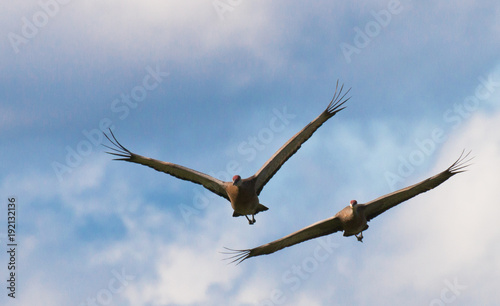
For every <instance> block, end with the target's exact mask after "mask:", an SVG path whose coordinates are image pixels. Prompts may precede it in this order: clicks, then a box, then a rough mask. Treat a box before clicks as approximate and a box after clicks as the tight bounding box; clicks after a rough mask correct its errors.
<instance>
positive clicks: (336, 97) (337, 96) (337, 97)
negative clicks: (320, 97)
mask: <svg viewBox="0 0 500 306" xmlns="http://www.w3.org/2000/svg"><path fill="white" fill-rule="evenodd" d="M343 89H344V84H342V85H341V86H340V89H339V81H338V80H337V85H336V86H335V93H334V94H333V98H332V101H330V104H328V107H327V108H326V110H325V111H326V112H327V113H328V114H329V116H333V115H335V114H336V113H338V112H340V111H341V110H343V109H344V108H346V107H345V106H344V107H342V108H341V106H342V105H343V104H344V103H346V102H347V101H349V99H350V98H351V97H348V98H346V99H344V98H345V96H346V95H347V94H348V93H349V92H350V91H351V88H349V89H348V90H347V91H346V92H345V93H344V94H342V90H343Z"/></svg>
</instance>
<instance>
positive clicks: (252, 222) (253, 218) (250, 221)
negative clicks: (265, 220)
mask: <svg viewBox="0 0 500 306" xmlns="http://www.w3.org/2000/svg"><path fill="white" fill-rule="evenodd" d="M245 217H246V218H247V220H248V224H250V225H252V224H254V223H255V217H254V216H252V220H250V218H248V216H247V215H245Z"/></svg>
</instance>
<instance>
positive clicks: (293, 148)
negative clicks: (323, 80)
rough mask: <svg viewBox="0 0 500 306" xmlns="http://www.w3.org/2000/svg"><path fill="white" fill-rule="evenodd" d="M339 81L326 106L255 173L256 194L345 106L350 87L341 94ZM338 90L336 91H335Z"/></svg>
mask: <svg viewBox="0 0 500 306" xmlns="http://www.w3.org/2000/svg"><path fill="white" fill-rule="evenodd" d="M338 86H339V82H338V81H337V87H336V88H335V94H334V96H333V99H332V101H331V102H330V104H328V107H327V108H326V109H325V110H324V111H323V113H321V115H319V116H318V117H317V118H316V119H314V120H313V121H312V122H311V123H309V124H308V125H307V126H306V127H305V128H303V129H302V131H300V132H298V133H297V134H295V135H294V136H293V137H292V138H290V140H288V142H287V143H285V144H284V145H283V146H282V147H281V148H280V149H279V150H278V151H277V152H276V153H274V155H273V156H272V157H271V158H270V159H269V160H268V161H267V162H266V163H265V164H264V165H263V166H262V168H260V169H259V171H257V173H255V177H256V183H255V190H256V192H257V195H259V194H260V192H261V191H262V188H264V186H265V185H266V183H267V182H268V181H269V180H270V179H271V178H272V177H273V175H274V174H275V173H276V172H277V171H278V170H279V168H281V166H282V165H283V164H284V163H285V162H286V161H287V160H288V159H289V158H290V157H291V156H292V155H293V154H295V152H297V150H298V149H299V148H300V146H301V145H302V144H303V143H304V142H306V141H307V140H308V139H309V138H310V137H311V136H312V134H313V133H314V132H315V131H316V130H317V129H318V128H319V127H320V126H321V125H322V124H323V123H324V122H325V121H326V120H328V119H330V118H331V117H333V116H334V115H335V114H336V113H338V112H340V111H341V110H343V109H344V108H345V107H342V108H341V106H342V105H343V104H344V103H345V102H347V100H349V99H350V98H347V99H345V100H344V97H345V96H346V95H347V93H349V91H350V89H349V90H348V91H347V92H346V93H344V94H343V95H342V89H343V88H344V85H342V86H341V87H340V90H338V89H339V88H338ZM337 90H338V93H337ZM341 95H342V96H341Z"/></svg>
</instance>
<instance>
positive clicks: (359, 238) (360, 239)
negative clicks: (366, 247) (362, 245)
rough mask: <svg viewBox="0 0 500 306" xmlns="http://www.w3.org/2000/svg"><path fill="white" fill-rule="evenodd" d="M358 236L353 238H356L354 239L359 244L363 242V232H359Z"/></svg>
mask: <svg viewBox="0 0 500 306" xmlns="http://www.w3.org/2000/svg"><path fill="white" fill-rule="evenodd" d="M358 235H359V236H358ZM358 235H354V236H356V238H358V241H359V242H363V232H360V233H359V234H358Z"/></svg>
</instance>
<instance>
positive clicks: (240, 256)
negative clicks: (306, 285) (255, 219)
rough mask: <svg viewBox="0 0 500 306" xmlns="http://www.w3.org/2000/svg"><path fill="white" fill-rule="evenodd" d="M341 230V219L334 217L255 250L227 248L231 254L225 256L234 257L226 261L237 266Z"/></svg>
mask: <svg viewBox="0 0 500 306" xmlns="http://www.w3.org/2000/svg"><path fill="white" fill-rule="evenodd" d="M341 230H342V223H341V222H340V220H339V218H337V217H336V216H333V217H331V218H328V219H325V220H323V221H319V222H316V223H314V224H312V225H309V226H308V227H305V228H303V229H301V230H299V231H297V232H295V233H292V234H290V235H288V236H285V237H283V238H280V239H278V240H275V241H273V242H270V243H267V244H264V245H261V246H259V247H256V248H253V249H247V250H233V249H228V248H226V249H227V250H229V252H225V254H230V255H232V256H231V257H228V258H226V259H232V261H231V262H236V263H237V264H239V263H241V262H242V261H243V260H245V259H248V258H250V257H254V256H260V255H266V254H271V253H274V252H276V251H279V250H281V249H283V248H286V247H289V246H292V245H294V244H298V243H301V242H304V241H306V240H310V239H314V238H317V237H321V236H325V235H329V234H333V233H335V232H337V231H341Z"/></svg>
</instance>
